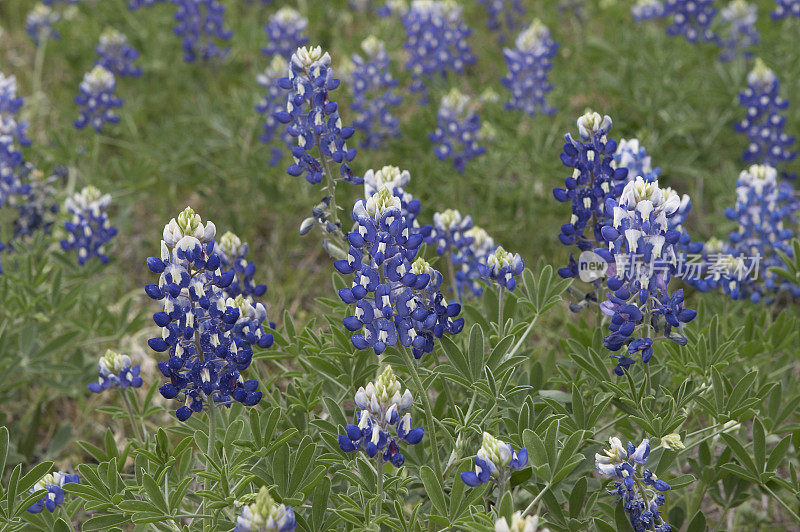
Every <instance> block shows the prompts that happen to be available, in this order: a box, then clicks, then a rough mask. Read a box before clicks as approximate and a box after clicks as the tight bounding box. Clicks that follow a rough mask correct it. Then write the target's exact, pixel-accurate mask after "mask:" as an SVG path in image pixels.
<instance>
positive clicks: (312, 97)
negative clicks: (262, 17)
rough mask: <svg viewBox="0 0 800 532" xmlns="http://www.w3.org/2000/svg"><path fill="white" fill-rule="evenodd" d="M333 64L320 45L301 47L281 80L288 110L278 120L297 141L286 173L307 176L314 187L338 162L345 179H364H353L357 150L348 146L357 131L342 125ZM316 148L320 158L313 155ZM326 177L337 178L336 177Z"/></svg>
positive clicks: (355, 181)
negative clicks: (285, 92) (285, 125)
mask: <svg viewBox="0 0 800 532" xmlns="http://www.w3.org/2000/svg"><path fill="white" fill-rule="evenodd" d="M330 65H331V56H330V55H328V52H324V53H323V52H322V48H320V47H319V46H317V47H315V48H306V47H302V48H298V49H297V51H295V53H294V54H293V55H292V59H291V62H290V68H289V77H288V78H281V79H279V80H278V85H279V86H280V87H281V88H282V89H284V90H286V91H289V94H288V96H287V99H286V109H285V110H284V111H280V112H278V113H275V118H277V119H278V121H280V122H282V123H284V124H288V126H287V131H288V132H289V134H290V135H291V136H292V137H295V138H296V139H297V145H296V146H295V147H293V148H292V157H293V158H294V164H292V165H291V166H289V168H287V170H286V171H287V172H288V173H289V175H292V176H301V175H305V178H306V181H308V182H309V183H311V184H312V185H315V184H317V183H320V182H322V179H323V177H326V176H325V174H326V173H327V172H328V171H329V170H328V169H329V166H330V165H331V164H333V163H336V164H337V165H338V166H339V176H340V177H341V179H342V180H344V181H347V182H349V183H353V184H360V183H362V182H363V180H362V179H360V178H358V177H356V176H354V175H353V170H352V169H351V168H350V161H352V160H353V158H354V157H355V156H356V150H355V149H352V148H351V149H348V148H347V144H346V141H347V139H349V138H350V137H352V136H353V133H354V131H355V130H354V129H353V128H352V127H347V126H344V125H342V119H341V118H340V117H339V108H338V105H337V104H336V102H334V101H333V100H331V95H330V91H333V90H335V89H336V88H337V87H338V86H339V80H338V79H336V78H335V77H334V76H333V69H332V68H331V66H330ZM315 147H316V148H318V149H319V156H320V159H317V158H316V157H315V155H314V154H312V150H313V149H314V148H315ZM327 178H329V179H331V180H334V179H336V178H335V177H334V176H333V175H330V176H327Z"/></svg>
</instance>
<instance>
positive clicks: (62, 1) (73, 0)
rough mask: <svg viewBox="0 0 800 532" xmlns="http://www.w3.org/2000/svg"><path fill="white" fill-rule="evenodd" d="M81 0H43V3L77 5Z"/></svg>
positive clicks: (48, 4) (47, 4) (49, 4)
mask: <svg viewBox="0 0 800 532" xmlns="http://www.w3.org/2000/svg"><path fill="white" fill-rule="evenodd" d="M80 1H81V0H42V3H43V4H44V5H46V6H52V5H53V4H59V3H60V4H72V5H77V4H78V3H79V2H80Z"/></svg>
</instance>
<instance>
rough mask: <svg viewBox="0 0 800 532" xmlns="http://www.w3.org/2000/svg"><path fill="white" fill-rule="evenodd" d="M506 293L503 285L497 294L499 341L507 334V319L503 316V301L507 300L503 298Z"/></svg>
mask: <svg viewBox="0 0 800 532" xmlns="http://www.w3.org/2000/svg"><path fill="white" fill-rule="evenodd" d="M504 293H505V290H503V287H502V286H501V287H500V294H499V295H498V296H497V341H498V342H499V341H500V340H502V339H503V336H505V332H506V331H505V328H506V321H505V319H504V316H503V303H504V302H505V301H504V300H503V294H504Z"/></svg>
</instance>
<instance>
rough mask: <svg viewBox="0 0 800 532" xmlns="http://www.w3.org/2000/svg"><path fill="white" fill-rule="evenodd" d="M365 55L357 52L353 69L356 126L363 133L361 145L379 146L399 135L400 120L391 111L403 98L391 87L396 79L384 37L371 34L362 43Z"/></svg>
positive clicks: (354, 122) (395, 83)
mask: <svg viewBox="0 0 800 532" xmlns="http://www.w3.org/2000/svg"><path fill="white" fill-rule="evenodd" d="M361 49H362V50H363V51H364V54H365V57H363V58H362V57H361V56H360V55H358V54H354V55H353V58H352V61H353V69H352V80H353V81H352V87H353V89H352V93H353V106H352V108H353V111H354V112H355V113H356V117H355V119H354V120H353V127H355V128H356V130H358V131H360V132H361V134H362V135H363V139H362V141H361V147H362V148H365V149H376V148H379V147H380V146H381V144H383V142H384V140H386V139H387V138H390V137H399V136H400V121H399V120H398V119H397V117H396V116H395V115H394V114H393V113H392V107H397V106H398V105H400V103H401V102H402V101H403V98H402V97H401V96H400V95H399V94H396V93H395V92H394V91H393V90H392V89H393V88H394V87H396V86H397V80H396V79H394V78H393V77H392V72H391V70H390V69H389V54H387V53H386V47H385V45H384V43H383V41H380V40H379V39H377V38H375V37H374V36H369V37H367V38H366V39H364V41H363V42H362V43H361Z"/></svg>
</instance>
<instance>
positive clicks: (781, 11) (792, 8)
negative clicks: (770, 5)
mask: <svg viewBox="0 0 800 532" xmlns="http://www.w3.org/2000/svg"><path fill="white" fill-rule="evenodd" d="M775 4H776V5H775V10H774V11H773V12H772V13H771V15H772V18H773V19H775V20H780V19H782V18H784V17H788V16H793V17H797V18H800V0H775Z"/></svg>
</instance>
